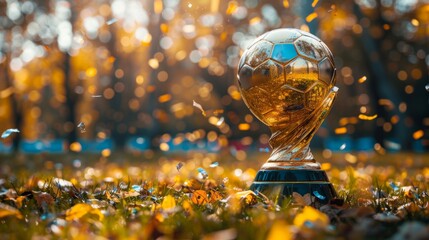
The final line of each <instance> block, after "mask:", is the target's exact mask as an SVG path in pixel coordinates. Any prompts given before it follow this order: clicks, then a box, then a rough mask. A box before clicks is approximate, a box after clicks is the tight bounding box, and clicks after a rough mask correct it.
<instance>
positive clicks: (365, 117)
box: [358, 114, 378, 121]
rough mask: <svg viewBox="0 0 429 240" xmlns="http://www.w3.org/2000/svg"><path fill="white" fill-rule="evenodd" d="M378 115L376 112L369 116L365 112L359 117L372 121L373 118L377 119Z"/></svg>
mask: <svg viewBox="0 0 429 240" xmlns="http://www.w3.org/2000/svg"><path fill="white" fill-rule="evenodd" d="M377 116H378V115H377V114H374V115H372V116H368V115H365V114H359V116H358V118H359V119H360V120H366V121H371V120H374V119H376V118H377Z"/></svg>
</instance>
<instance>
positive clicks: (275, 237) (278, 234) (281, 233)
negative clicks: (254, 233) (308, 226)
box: [267, 220, 293, 240]
mask: <svg viewBox="0 0 429 240" xmlns="http://www.w3.org/2000/svg"><path fill="white" fill-rule="evenodd" d="M290 239H293V233H292V232H291V231H290V229H289V226H288V225H287V223H286V222H285V221H283V220H278V221H276V222H275V223H274V224H273V226H272V227H271V229H270V232H269V233H268V237H267V240H290Z"/></svg>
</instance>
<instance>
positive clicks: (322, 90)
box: [238, 28, 337, 169]
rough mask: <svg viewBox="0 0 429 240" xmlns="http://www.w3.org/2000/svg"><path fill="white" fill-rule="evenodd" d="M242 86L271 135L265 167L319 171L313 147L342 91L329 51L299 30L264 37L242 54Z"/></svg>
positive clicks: (240, 70) (240, 67) (240, 65)
mask: <svg viewBox="0 0 429 240" xmlns="http://www.w3.org/2000/svg"><path fill="white" fill-rule="evenodd" d="M238 83H239V88H240V91H241V94H242V97H243V99H244V101H245V103H246V105H247V106H248V107H249V109H250V110H251V111H252V113H253V114H254V115H255V116H256V117H257V118H258V119H259V120H261V121H262V122H263V123H264V124H266V125H267V126H269V127H270V129H271V131H272V136H271V139H270V145H271V147H272V148H273V152H272V154H271V156H270V158H269V160H268V162H267V163H266V164H265V165H264V166H263V168H268V169H273V168H290V169H299V168H304V169H306V168H307V169H308V168H311V169H317V168H319V164H318V163H317V162H316V161H315V160H314V159H313V155H312V154H311V151H310V148H309V147H308V146H309V143H310V140H311V138H312V137H313V135H314V133H315V132H316V131H317V129H318V128H319V126H320V124H321V123H322V122H323V120H324V119H325V117H326V116H327V113H328V112H329V110H330V109H331V106H332V103H333V100H334V99H335V96H336V93H337V88H336V87H334V85H335V67H334V60H333V56H332V53H331V52H330V50H329V49H328V47H327V46H326V45H325V44H324V43H323V42H322V41H321V40H320V39H318V38H317V37H315V36H314V35H312V34H310V33H307V32H303V31H300V30H298V29H287V28H285V29H277V30H273V31H271V32H268V33H265V34H264V35H262V36H260V37H259V38H258V39H256V40H255V41H254V42H253V43H252V44H251V45H250V47H249V48H247V49H246V51H245V52H244V53H243V55H242V57H241V59H240V63H239V68H238ZM279 162H281V163H279Z"/></svg>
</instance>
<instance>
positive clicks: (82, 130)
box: [77, 122, 86, 133]
mask: <svg viewBox="0 0 429 240" xmlns="http://www.w3.org/2000/svg"><path fill="white" fill-rule="evenodd" d="M77 127H78V128H79V129H80V132H81V133H84V132H86V129H85V123H84V122H80V123H79V124H78V125H77Z"/></svg>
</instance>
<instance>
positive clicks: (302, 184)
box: [250, 169, 337, 205]
mask: <svg viewBox="0 0 429 240" xmlns="http://www.w3.org/2000/svg"><path fill="white" fill-rule="evenodd" d="M250 189H251V190H253V191H258V192H261V193H262V194H264V195H265V196H267V197H268V198H269V199H271V200H273V201H275V202H276V203H277V204H279V205H280V204H281V203H282V202H283V200H284V199H286V198H290V197H292V194H293V193H294V192H296V193H299V194H300V195H302V196H304V195H305V194H307V193H309V194H310V196H312V197H314V200H313V201H312V203H315V204H317V205H325V204H327V203H329V201H330V200H331V199H332V198H335V197H336V196H337V194H336V192H335V189H334V187H333V186H332V184H331V183H330V182H329V179H328V176H327V175H326V172H325V171H323V170H316V169H281V170H280V169H275V170H265V169H264V170H259V171H258V174H257V175H256V178H255V180H254V182H253V184H252V185H251V186H250Z"/></svg>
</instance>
